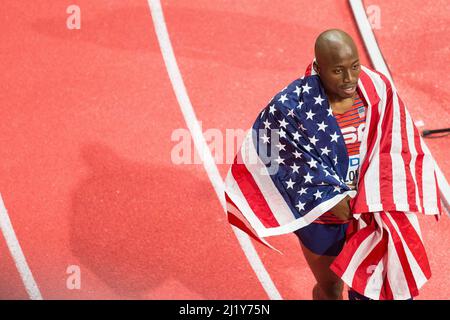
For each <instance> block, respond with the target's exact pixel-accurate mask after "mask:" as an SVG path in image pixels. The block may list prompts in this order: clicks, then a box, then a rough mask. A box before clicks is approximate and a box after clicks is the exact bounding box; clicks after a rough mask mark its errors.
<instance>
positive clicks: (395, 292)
mask: <svg viewBox="0 0 450 320" xmlns="http://www.w3.org/2000/svg"><path fill="white" fill-rule="evenodd" d="M382 223H383V228H384V229H385V230H386V232H387V233H388V234H389V242H388V250H387V255H388V258H387V259H388V260H387V263H388V265H387V266H386V270H387V280H388V281H389V286H390V287H391V291H392V296H393V297H394V300H406V299H409V298H411V293H410V291H409V287H408V283H407V281H406V276H405V273H404V272H403V265H402V263H401V262H400V258H399V257H398V253H397V249H396V248H395V245H394V241H393V237H392V234H391V232H390V230H389V228H388V226H387V225H386V223H385V222H384V221H383V222H382Z"/></svg>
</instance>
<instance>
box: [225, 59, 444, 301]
mask: <svg viewBox="0 0 450 320" xmlns="http://www.w3.org/2000/svg"><path fill="white" fill-rule="evenodd" d="M358 93H359V94H360V96H361V97H363V98H364V99H365V101H366V103H367V105H368V108H367V111H366V115H367V116H366V129H365V131H364V134H363V138H362V142H361V146H360V163H361V166H360V170H359V176H358V183H357V191H354V190H350V188H349V187H348V186H347V185H346V184H345V179H346V175H347V170H348V163H349V161H348V155H347V152H346V147H345V142H344V138H343V136H342V133H341V131H340V129H339V125H338V124H337V121H336V119H335V118H334V116H333V113H332V109H331V107H330V105H329V103H328V100H327V97H326V94H325V92H324V88H323V86H322V84H321V82H320V78H319V77H318V75H317V74H315V72H314V70H313V68H312V64H310V65H309V66H308V68H307V69H306V72H305V75H304V76H303V77H302V78H300V79H297V80H295V81H293V82H292V83H291V84H289V85H288V86H287V87H285V88H284V89H283V90H281V91H280V92H279V93H278V94H276V95H275V96H274V97H273V99H272V100H271V101H270V102H269V103H268V105H267V106H266V107H265V108H264V109H263V110H262V111H261V112H260V114H259V115H258V117H257V119H256V121H255V122H254V124H253V127H252V128H251V129H250V130H249V131H248V133H247V136H246V138H245V139H244V141H243V144H242V146H241V148H240V151H239V152H238V153H237V155H236V157H235V159H234V163H233V164H232V166H231V168H230V171H229V172H228V175H227V178H226V191H225V197H226V200H227V211H228V217H229V221H230V223H232V224H234V225H236V226H238V227H239V228H241V229H242V230H244V231H246V232H247V233H248V234H249V235H251V236H252V237H253V238H255V239H256V240H258V241H261V242H262V243H264V244H266V245H267V246H269V247H271V248H273V247H272V246H271V245H270V244H269V243H268V242H267V241H266V240H264V239H263V238H264V237H268V236H274V235H280V234H286V233H290V232H293V231H295V230H297V229H299V228H302V227H304V226H307V225H308V224H310V223H311V222H313V221H314V220H315V219H317V218H318V217H319V216H321V215H322V214H323V213H325V212H327V211H329V210H330V209H331V208H332V207H334V206H335V205H336V204H337V203H338V202H339V201H341V200H342V199H343V198H344V197H346V196H347V195H349V196H350V197H352V198H353V199H352V201H351V206H352V213H353V214H354V217H355V219H354V220H353V222H352V226H353V228H349V230H351V231H349V235H348V242H347V243H346V245H345V246H344V249H343V250H342V252H341V254H340V255H339V256H338V257H337V258H336V260H335V262H334V263H333V265H332V266H331V269H332V270H333V271H334V272H335V273H336V274H338V275H339V276H340V277H341V278H342V279H343V280H344V281H345V282H346V283H347V284H348V285H349V286H350V287H352V288H353V289H354V290H355V291H357V292H359V293H360V294H363V295H365V296H366V297H369V298H372V299H377V300H378V299H408V298H410V297H413V296H416V295H417V294H418V289H419V288H420V287H421V286H422V285H423V284H424V283H425V282H426V281H427V279H429V278H430V276H431V272H430V267H429V264H428V259H427V257H426V252H425V249H424V245H423V242H422V237H421V234H420V228H419V224H418V221H417V217H416V216H415V214H414V213H413V212H423V213H425V214H430V215H437V214H439V212H440V210H441V208H440V202H439V197H438V185H437V181H436V176H435V169H434V160H433V158H432V157H431V155H430V153H429V151H428V149H427V147H426V146H425V145H424V143H423V141H422V139H421V137H420V135H419V132H418V130H417V128H416V127H415V126H414V124H413V122H412V119H411V116H410V114H409V113H408V111H407V109H406V107H405V105H404V103H403V101H402V100H401V99H400V97H399V96H398V94H397V90H396V88H395V87H394V85H393V84H392V83H391V82H390V81H389V80H388V79H387V78H386V77H385V76H384V75H382V74H380V73H378V72H375V71H372V70H370V69H369V68H366V67H362V70H361V74H360V79H359V81H358ZM274 249H275V248H274Z"/></svg>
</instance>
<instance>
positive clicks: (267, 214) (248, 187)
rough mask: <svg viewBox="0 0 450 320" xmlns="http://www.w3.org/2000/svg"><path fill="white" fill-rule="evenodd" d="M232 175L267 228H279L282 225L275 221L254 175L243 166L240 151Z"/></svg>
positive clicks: (232, 168) (232, 167)
mask: <svg viewBox="0 0 450 320" xmlns="http://www.w3.org/2000/svg"><path fill="white" fill-rule="evenodd" d="M231 173H232V174H233V177H234V179H235V180H236V182H237V184H238V186H239V188H240V189H241V192H242V194H243V195H244V197H245V199H246V200H247V202H248V204H249V206H250V208H251V209H252V210H253V212H254V213H255V215H256V216H257V217H258V219H259V220H260V221H261V223H262V224H263V225H264V226H265V227H266V228H272V227H279V226H280V224H279V223H278V221H277V220H276V219H275V217H274V215H273V213H272V211H271V210H270V208H269V205H268V204H267V201H266V199H265V198H264V196H263V194H262V193H261V190H259V188H258V185H257V184H256V182H255V180H254V179H253V176H252V174H251V173H250V172H249V171H248V169H247V167H246V166H245V165H244V164H243V161H242V154H241V152H240V151H239V152H238V153H237V156H236V158H235V161H234V163H233V165H232V166H231Z"/></svg>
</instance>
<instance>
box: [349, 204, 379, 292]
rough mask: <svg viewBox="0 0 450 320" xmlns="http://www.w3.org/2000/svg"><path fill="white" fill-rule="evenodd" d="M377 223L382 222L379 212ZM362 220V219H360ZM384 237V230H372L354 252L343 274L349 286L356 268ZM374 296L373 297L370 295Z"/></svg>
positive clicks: (375, 214) (375, 215)
mask: <svg viewBox="0 0 450 320" xmlns="http://www.w3.org/2000/svg"><path fill="white" fill-rule="evenodd" d="M373 216H374V218H375V220H377V223H380V221H378V220H379V218H377V213H376V212H375V213H374V214H373ZM360 220H361V219H360ZM382 239H383V230H382V229H378V230H375V231H374V232H372V233H371V234H370V235H369V236H368V237H367V238H366V239H364V241H362V242H361V243H360V244H359V246H358V248H357V249H356V251H355V253H354V254H353V256H352V258H351V260H350V262H349V264H348V266H347V269H346V270H345V272H344V274H343V275H342V277H341V279H342V280H344V282H345V283H347V285H348V286H350V287H351V286H352V282H353V277H354V276H355V273H356V270H357V269H358V268H359V266H360V265H361V263H362V262H363V261H364V260H365V259H366V258H367V256H368V255H369V254H370V253H371V252H372V250H373V248H375V247H376V246H377V244H378V243H379V242H380V241H381V240H382ZM369 298H372V297H369Z"/></svg>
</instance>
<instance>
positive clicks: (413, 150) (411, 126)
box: [405, 108, 422, 212]
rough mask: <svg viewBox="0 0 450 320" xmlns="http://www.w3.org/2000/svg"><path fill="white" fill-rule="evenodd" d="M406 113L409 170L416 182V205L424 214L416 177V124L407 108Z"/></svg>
mask: <svg viewBox="0 0 450 320" xmlns="http://www.w3.org/2000/svg"><path fill="white" fill-rule="evenodd" d="M405 113H406V133H407V135H408V146H409V151H410V153H411V161H410V162H409V170H410V171H411V175H412V178H413V181H414V185H415V188H416V205H417V208H419V211H420V212H422V207H421V204H420V196H419V184H418V183H417V177H416V159H417V150H416V146H415V144H414V143H415V142H414V124H413V122H412V119H411V115H410V114H409V112H408V110H407V109H406V108H405Z"/></svg>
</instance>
